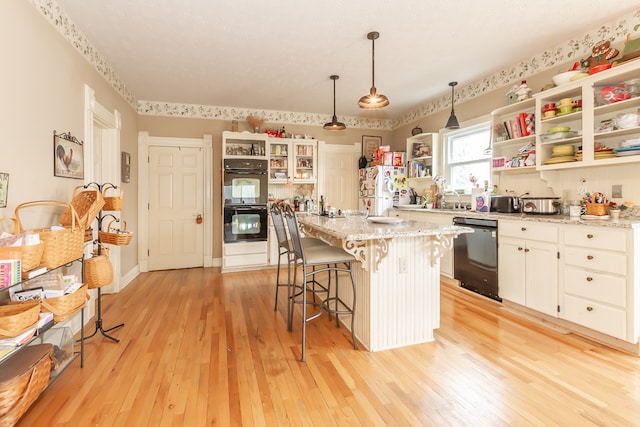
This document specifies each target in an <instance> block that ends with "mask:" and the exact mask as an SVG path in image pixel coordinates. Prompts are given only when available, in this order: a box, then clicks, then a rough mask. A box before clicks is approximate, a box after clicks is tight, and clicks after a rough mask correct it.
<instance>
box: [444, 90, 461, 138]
mask: <svg viewBox="0 0 640 427" xmlns="http://www.w3.org/2000/svg"><path fill="white" fill-rule="evenodd" d="M457 84H458V82H450V83H449V86H451V115H450V116H449V120H447V125H446V126H445V127H444V128H445V129H460V123H458V118H457V117H456V113H455V112H454V111H453V87H454V86H455V85H457Z"/></svg>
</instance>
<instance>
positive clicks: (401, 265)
mask: <svg viewBox="0 0 640 427" xmlns="http://www.w3.org/2000/svg"><path fill="white" fill-rule="evenodd" d="M398 270H400V273H406V272H407V257H400V258H398Z"/></svg>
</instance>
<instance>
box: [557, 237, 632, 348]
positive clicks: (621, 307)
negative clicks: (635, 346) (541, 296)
mask: <svg viewBox="0 0 640 427" xmlns="http://www.w3.org/2000/svg"><path fill="white" fill-rule="evenodd" d="M631 233H632V231H628V230H625V229H614V228H607V227H585V226H566V227H564V228H563V230H562V233H561V234H562V241H563V244H564V251H563V254H564V256H563V257H562V274H561V278H560V280H561V292H560V298H561V304H560V317H561V318H563V319H566V320H569V321H571V322H573V323H577V324H579V325H582V326H585V327H587V328H590V329H593V330H596V331H599V332H602V333H604V334H607V335H611V336H613V337H616V338H619V339H622V340H625V341H628V342H632V343H635V342H637V335H638V331H637V330H636V329H637V326H636V323H637V322H636V319H635V315H634V310H633V307H634V304H633V294H634V277H635V272H634V268H635V266H634V262H633V254H634V250H633V245H632V242H633V241H634V238H633V235H632V234H631Z"/></svg>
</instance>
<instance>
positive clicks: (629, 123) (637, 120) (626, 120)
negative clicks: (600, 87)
mask: <svg viewBox="0 0 640 427" xmlns="http://www.w3.org/2000/svg"><path fill="white" fill-rule="evenodd" d="M615 122H616V126H617V127H618V128H619V129H631V128H635V127H638V126H640V114H636V113H625V114H618V115H617V116H616V118H615Z"/></svg>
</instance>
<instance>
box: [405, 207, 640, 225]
mask: <svg viewBox="0 0 640 427" xmlns="http://www.w3.org/2000/svg"><path fill="white" fill-rule="evenodd" d="M393 209H397V210H401V211H412V212H419V213H421V214H424V215H425V216H426V215H429V214H445V215H451V216H452V217H454V216H464V217H470V218H487V219H497V220H500V219H513V220H519V221H534V222H548V223H555V224H571V225H592V226H600V227H615V228H640V217H635V216H632V217H624V218H620V219H619V220H611V219H582V218H575V219H574V218H572V217H569V216H568V215H535V214H526V213H499V212H476V211H469V210H464V209H424V208H418V207H417V205H404V206H403V205H398V206H394V207H393Z"/></svg>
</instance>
